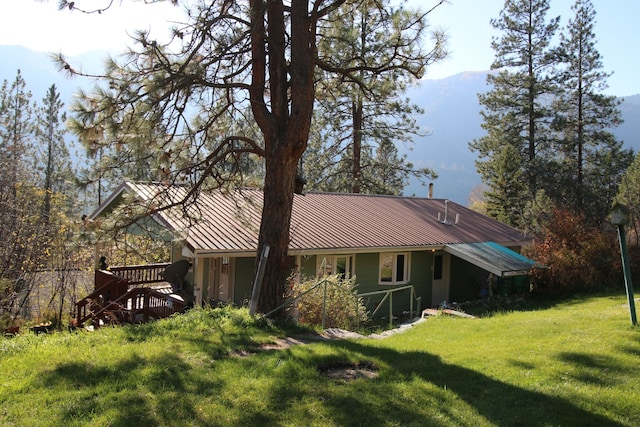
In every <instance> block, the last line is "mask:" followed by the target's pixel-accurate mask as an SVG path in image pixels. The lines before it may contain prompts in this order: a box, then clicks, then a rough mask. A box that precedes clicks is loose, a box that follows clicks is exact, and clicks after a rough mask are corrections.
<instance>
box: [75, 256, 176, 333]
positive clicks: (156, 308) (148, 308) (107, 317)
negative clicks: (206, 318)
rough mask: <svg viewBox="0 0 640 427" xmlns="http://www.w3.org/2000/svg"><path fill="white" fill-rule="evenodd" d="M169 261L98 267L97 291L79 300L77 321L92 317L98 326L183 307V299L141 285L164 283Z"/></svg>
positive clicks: (157, 315)
mask: <svg viewBox="0 0 640 427" xmlns="http://www.w3.org/2000/svg"><path fill="white" fill-rule="evenodd" d="M168 265H169V264H150V265H139V266H128V267H113V268H111V269H110V270H108V271H106V270H96V272H95V288H94V289H95V290H94V291H93V292H92V293H90V294H89V295H87V296H86V297H85V298H83V299H82V300H80V301H78V302H77V303H76V324H77V325H78V326H81V325H83V324H84V323H85V322H87V321H89V320H91V321H92V322H93V324H94V325H95V326H101V325H106V324H114V323H124V322H141V321H145V322H146V321H148V320H149V319H150V318H154V319H159V318H162V317H168V316H170V315H172V314H174V313H176V312H180V311H182V310H183V309H184V302H183V301H182V300H180V299H178V298H175V297H174V296H172V295H170V294H167V293H162V292H159V291H157V290H155V289H153V288H149V287H145V286H141V285H148V284H152V283H160V282H163V281H164V280H163V278H162V275H161V273H162V272H163V271H164V269H165V268H166V267H167V266H168Z"/></svg>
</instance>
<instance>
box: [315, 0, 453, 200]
mask: <svg viewBox="0 0 640 427" xmlns="http://www.w3.org/2000/svg"><path fill="white" fill-rule="evenodd" d="M389 4H390V2H389V1H388V0H384V1H372V0H365V1H361V2H346V3H345V4H344V5H342V7H341V8H340V13H338V14H336V16H335V18H334V19H333V20H331V21H330V22H329V27H328V30H327V31H326V32H325V33H324V34H323V37H322V39H321V41H320V43H319V50H320V51H321V52H322V53H324V54H330V56H327V57H325V58H322V59H321V60H322V61H324V62H326V63H327V64H328V65H327V68H330V70H334V69H335V68H336V66H337V64H340V66H341V67H342V68H343V69H346V70H358V71H354V72H347V73H338V74H335V73H333V72H327V71H324V70H323V72H321V73H320V74H319V76H318V78H317V81H318V88H317V96H316V104H315V111H314V132H313V133H312V135H311V141H310V144H311V145H312V146H313V147H314V148H312V150H310V151H309V152H307V153H305V162H304V165H305V167H306V169H305V177H306V178H307V179H308V180H309V181H310V182H309V184H308V186H309V187H310V188H314V189H320V190H325V191H340V192H353V193H360V192H363V193H376V192H384V193H391V194H400V193H402V189H403V188H404V186H405V184H406V180H407V178H408V177H409V176H416V177H417V178H419V179H424V178H432V177H435V173H434V172H433V171H431V170H429V169H426V168H423V169H416V168H414V167H413V165H412V164H411V163H410V162H408V161H407V160H406V156H398V154H397V148H395V144H405V145H410V144H411V143H412V137H413V136H414V135H419V134H420V129H419V128H418V126H417V125H416V121H415V115H417V114H421V113H422V110H421V109H420V108H419V107H418V106H416V105H414V104H412V103H411V102H410V101H409V100H408V99H403V97H402V96H403V94H404V92H405V90H406V89H407V87H408V86H409V85H411V84H412V83H414V82H415V79H416V78H419V77H420V76H421V75H422V73H423V72H424V69H425V66H426V65H428V64H431V63H433V62H436V61H438V60H440V59H442V58H444V56H445V55H446V52H445V50H444V42H445V40H444V35H443V34H442V33H441V32H437V31H436V32H433V33H432V39H433V44H432V48H431V49H430V50H427V51H425V50H423V49H422V48H421V47H420V43H422V42H424V39H425V36H426V35H427V29H428V27H427V23H426V14H425V13H424V12H420V11H416V10H408V9H403V8H398V9H394V8H391V7H390V6H389ZM390 40H391V42H390ZM399 47H400V49H401V50H402V52H403V53H402V58H401V59H398V60H396V61H395V63H393V64H390V65H391V66H389V67H388V68H387V69H386V70H384V72H374V71H373V70H370V69H369V68H368V67H367V64H370V63H374V62H375V61H383V62H384V61H386V60H387V58H392V57H393V55H394V54H395V52H394V49H396V50H397V49H398V48H399ZM334 64H335V65H334ZM390 145H394V148H392V147H391V146H390ZM377 154H382V156H378V155H377ZM380 170H385V176H384V178H383V177H381V176H380V175H379V174H378V172H379V171H380ZM391 174H393V175H394V176H393V177H392V176H391ZM385 180H386V182H385ZM390 180H392V181H394V184H393V185H390Z"/></svg>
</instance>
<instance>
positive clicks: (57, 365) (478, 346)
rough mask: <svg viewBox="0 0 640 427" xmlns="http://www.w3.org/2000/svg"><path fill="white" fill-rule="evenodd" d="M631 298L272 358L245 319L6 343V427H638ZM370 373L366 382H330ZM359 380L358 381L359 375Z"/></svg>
mask: <svg viewBox="0 0 640 427" xmlns="http://www.w3.org/2000/svg"><path fill="white" fill-rule="evenodd" d="M625 302H626V299H625V297H624V295H620V296H615V297H606V296H605V297H592V298H584V299H574V300H571V301H568V302H562V303H557V304H555V305H552V306H551V307H550V308H545V309H538V310H531V311H520V312H505V313H499V314H494V315H492V316H489V317H484V318H479V319H465V318H457V317H438V318H432V319H429V320H427V321H425V322H423V323H420V324H419V325H415V326H414V327H412V328H410V329H409V330H407V331H406V332H403V333H400V334H396V335H392V336H390V337H387V338H385V339H381V340H374V339H360V340H335V341H323V342H318V343H313V344H307V345H297V346H293V347H291V348H287V349H281V350H268V351H264V350H260V351H258V348H259V346H260V345H261V344H263V343H267V342H272V341H274V340H275V339H276V338H277V337H283V336H284V335H285V334H286V332H285V331H284V330H282V329H280V328H277V327H273V326H269V325H268V324H267V323H266V322H264V321H255V320H253V319H251V318H250V317H249V316H248V314H247V313H246V311H244V310H230V309H219V310H194V311H192V312H190V313H189V314H187V315H184V316H179V317H177V318H174V319H168V320H165V321H160V322H156V323H154V324H149V325H144V326H139V327H124V328H104V329H101V330H98V331H96V332H93V333H88V332H84V331H82V332H78V333H75V334H69V333H59V334H54V335H40V336H33V335H24V336H19V337H17V338H13V339H2V340H0V425H2V426H11V425H16V426H31V425H34V426H36V425H37V426H41V425H51V426H59V425H64V426H73V425H87V426H135V427H141V426H187V425H193V426H209V425H238V426H252V425H259V426H261V425H269V426H289V425H291V426H313V425H316V426H349V425H352V426H358V425H362V426H368V427H373V426H425V425H427V426H428V425H433V426H462V425H467V426H478V425H500V426H504V425H531V426H552V425H579V426H585V425H593V426H606V425H627V426H637V425H640V364H639V361H640V328H634V327H631V326H630V321H629V311H628V307H627V306H626V304H625ZM349 366H352V367H358V366H359V367H364V368H367V371H366V372H365V373H369V374H372V373H373V374H375V376H374V377H371V376H372V375H369V376H362V377H359V378H356V379H345V378H342V377H332V376H329V375H327V371H328V370H329V368H331V367H341V368H344V367H349ZM349 372H352V371H349Z"/></svg>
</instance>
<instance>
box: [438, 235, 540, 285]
mask: <svg viewBox="0 0 640 427" xmlns="http://www.w3.org/2000/svg"><path fill="white" fill-rule="evenodd" d="M444 250H445V251H446V252H449V253H451V254H453V255H455V256H457V257H458V258H462V259H463V260H465V261H468V262H470V263H471V264H473V265H476V266H478V267H480V268H482V269H483V270H486V271H488V272H490V273H493V274H495V275H497V276H499V277H509V276H520V275H524V274H527V272H528V271H529V270H531V269H532V268H534V267H541V266H540V265H538V264H537V263H536V262H535V261H534V260H532V259H529V258H527V257H525V256H523V255H521V254H519V253H517V252H514V251H512V250H511V249H509V248H505V247H504V246H501V245H498V244H497V243H494V242H481V243H458V244H455V245H447V246H445V248H444Z"/></svg>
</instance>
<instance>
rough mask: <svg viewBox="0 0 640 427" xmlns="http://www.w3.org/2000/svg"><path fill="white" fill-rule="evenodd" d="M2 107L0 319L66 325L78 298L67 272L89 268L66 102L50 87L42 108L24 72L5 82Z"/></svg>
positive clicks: (0, 96) (0, 108) (0, 120)
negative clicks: (80, 239) (44, 317)
mask: <svg viewBox="0 0 640 427" xmlns="http://www.w3.org/2000/svg"><path fill="white" fill-rule="evenodd" d="M0 101H1V102H0V166H1V167H2V168H3V171H5V172H6V173H3V174H1V175H0V224H2V226H1V227H0V241H2V245H0V282H2V284H3V285H2V289H1V290H0V316H3V317H4V318H5V319H9V320H8V322H9V323H16V322H17V321H18V318H19V317H22V318H23V319H29V318H30V317H32V316H33V317H35V318H38V316H40V314H42V313H45V312H47V313H49V316H50V317H55V319H56V321H57V323H58V324H61V323H62V318H63V317H64V316H66V315H68V313H69V312H70V311H72V306H73V304H74V303H75V298H76V297H77V292H76V289H77V287H76V285H77V282H76V281H75V280H71V279H70V275H69V272H70V271H71V270H74V269H80V268H82V267H83V266H87V265H91V264H90V263H89V264H88V263H87V260H88V259H90V257H91V252H87V250H86V248H85V247H82V246H78V245H77V244H76V243H77V241H76V239H75V237H76V236H77V233H78V223H77V221H74V220H73V218H74V216H76V215H77V210H76V206H75V203H74V200H75V197H74V196H75V193H74V190H75V188H74V187H73V182H74V179H75V178H74V175H73V171H72V169H73V168H72V165H71V160H70V156H69V153H68V150H67V147H66V143H65V141H64V136H65V130H64V128H63V122H64V119H65V115H64V113H63V112H62V108H63V104H62V102H60V97H59V94H58V92H57V89H56V87H55V86H51V87H50V88H49V90H48V91H47V94H46V96H45V98H44V99H43V101H42V106H38V104H37V103H35V102H33V101H32V100H31V93H30V91H28V90H27V85H26V82H25V81H24V79H23V78H22V75H21V73H20V71H18V72H17V75H16V78H15V80H14V81H13V83H11V84H9V83H8V82H7V81H6V80H5V81H4V83H3V85H2V90H1V92H0ZM45 272H56V274H55V276H57V277H56V278H55V279H54V278H53V276H54V274H51V275H46V274H45ZM45 276H46V277H48V280H46V281H44V280H43V278H44V277H45ZM78 291H79V292H82V291H81V290H78Z"/></svg>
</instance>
